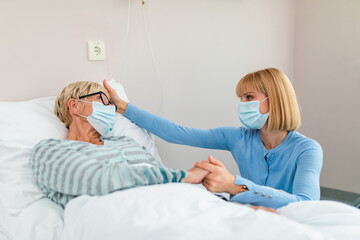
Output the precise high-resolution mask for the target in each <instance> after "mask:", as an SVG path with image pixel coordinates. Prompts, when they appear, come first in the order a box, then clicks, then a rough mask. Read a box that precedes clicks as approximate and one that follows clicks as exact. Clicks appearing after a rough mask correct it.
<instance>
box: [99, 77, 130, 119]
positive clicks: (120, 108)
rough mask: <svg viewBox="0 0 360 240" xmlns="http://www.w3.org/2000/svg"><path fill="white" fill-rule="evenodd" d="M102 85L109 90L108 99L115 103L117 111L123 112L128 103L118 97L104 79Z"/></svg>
mask: <svg viewBox="0 0 360 240" xmlns="http://www.w3.org/2000/svg"><path fill="white" fill-rule="evenodd" d="M103 85H104V87H105V88H106V90H107V91H108V92H109V95H110V101H111V102H112V103H114V104H115V105H116V107H117V112H118V113H121V114H124V113H125V111H126V108H127V106H128V103H127V102H125V101H124V100H122V99H121V98H120V97H119V95H118V94H117V92H116V91H115V89H113V88H112V87H110V85H109V84H108V83H107V82H106V80H104V81H103Z"/></svg>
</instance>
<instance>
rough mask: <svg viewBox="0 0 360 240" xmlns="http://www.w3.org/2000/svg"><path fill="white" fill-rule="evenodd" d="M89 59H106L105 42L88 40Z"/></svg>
mask: <svg viewBox="0 0 360 240" xmlns="http://www.w3.org/2000/svg"><path fill="white" fill-rule="evenodd" d="M88 49H89V60H91V61H104V60H105V59H106V51H105V43H104V42H95V41H88Z"/></svg>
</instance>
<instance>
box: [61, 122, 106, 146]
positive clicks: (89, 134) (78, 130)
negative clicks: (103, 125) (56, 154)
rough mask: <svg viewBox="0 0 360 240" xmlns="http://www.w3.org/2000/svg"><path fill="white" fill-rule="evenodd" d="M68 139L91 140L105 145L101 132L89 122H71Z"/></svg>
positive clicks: (93, 142)
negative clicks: (101, 138)
mask: <svg viewBox="0 0 360 240" xmlns="http://www.w3.org/2000/svg"><path fill="white" fill-rule="evenodd" d="M67 139H68V140H74V141H83V142H89V143H92V144H97V145H103V144H104V142H102V141H101V140H100V134H99V133H98V132H97V131H96V130H95V129H94V128H93V127H91V126H90V124H89V125H87V124H70V126H69V135H68V138H67Z"/></svg>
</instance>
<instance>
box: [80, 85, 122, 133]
mask: <svg viewBox="0 0 360 240" xmlns="http://www.w3.org/2000/svg"><path fill="white" fill-rule="evenodd" d="M93 95H99V96H100V99H101V101H102V103H100V102H97V101H92V102H88V101H84V100H81V99H77V101H80V102H84V103H91V104H92V113H91V114H90V115H89V116H87V117H86V116H84V115H81V114H78V116H80V117H84V118H86V119H87V120H88V122H89V123H90V124H91V126H92V127H93V128H95V130H96V131H97V132H98V133H99V134H100V135H101V136H105V135H107V134H108V133H109V132H111V131H112V129H113V128H114V124H115V112H116V107H115V106H114V105H112V103H111V102H110V101H109V99H108V98H107V97H106V95H105V94H104V93H102V92H98V93H94V94H89V95H86V96H81V97H79V98H85V97H88V96H93Z"/></svg>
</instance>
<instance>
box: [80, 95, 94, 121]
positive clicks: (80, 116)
mask: <svg viewBox="0 0 360 240" xmlns="http://www.w3.org/2000/svg"><path fill="white" fill-rule="evenodd" d="M76 100H77V101H79V102H84V103H92V102H88V101H84V100H80V99H76ZM76 113H77V116H80V117H83V118H88V117H86V116H84V115H81V114H80V112H79V111H77V112H76Z"/></svg>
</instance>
